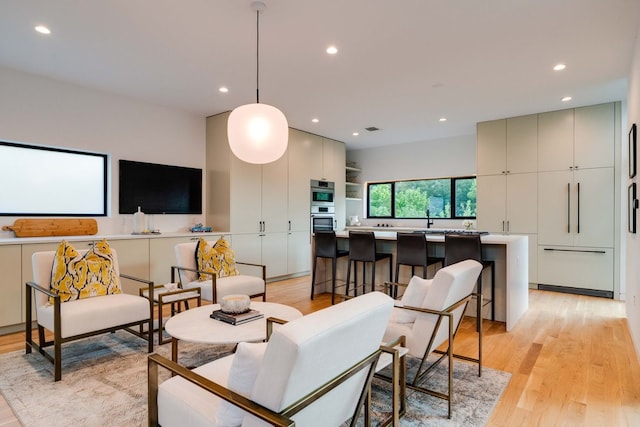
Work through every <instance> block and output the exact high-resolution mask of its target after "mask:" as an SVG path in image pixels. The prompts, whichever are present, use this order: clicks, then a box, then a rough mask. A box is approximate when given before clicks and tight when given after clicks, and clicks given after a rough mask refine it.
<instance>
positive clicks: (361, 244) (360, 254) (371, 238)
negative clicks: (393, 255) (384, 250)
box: [349, 231, 376, 262]
mask: <svg viewBox="0 0 640 427" xmlns="http://www.w3.org/2000/svg"><path fill="white" fill-rule="evenodd" d="M349 259H350V260H353V261H370V262H375V261H376V238H375V235H374V234H373V231H349Z"/></svg>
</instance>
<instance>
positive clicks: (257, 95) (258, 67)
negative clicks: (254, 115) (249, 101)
mask: <svg viewBox="0 0 640 427" xmlns="http://www.w3.org/2000/svg"><path fill="white" fill-rule="evenodd" d="M258 76H260V11H259V10H256V104H259V103H260V89H259V88H260V82H259V79H258Z"/></svg>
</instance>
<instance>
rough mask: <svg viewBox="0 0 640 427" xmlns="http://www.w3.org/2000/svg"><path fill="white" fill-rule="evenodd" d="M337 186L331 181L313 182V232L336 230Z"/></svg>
mask: <svg viewBox="0 0 640 427" xmlns="http://www.w3.org/2000/svg"><path fill="white" fill-rule="evenodd" d="M334 195H335V186H334V183H333V182H331V181H318V180H314V179H312V180H311V232H312V233H315V232H316V231H323V230H335V226H336V217H335V204H334Z"/></svg>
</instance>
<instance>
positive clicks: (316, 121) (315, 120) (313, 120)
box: [311, 119, 320, 123]
mask: <svg viewBox="0 0 640 427" xmlns="http://www.w3.org/2000/svg"><path fill="white" fill-rule="evenodd" d="M311 121H312V122H313V123H318V122H319V121H320V120H318V119H311Z"/></svg>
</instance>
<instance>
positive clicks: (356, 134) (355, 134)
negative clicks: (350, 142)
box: [351, 132, 360, 136]
mask: <svg viewBox="0 0 640 427" xmlns="http://www.w3.org/2000/svg"><path fill="white" fill-rule="evenodd" d="M351 135H353V136H358V135H360V134H359V133H358V132H354V133H352V134H351Z"/></svg>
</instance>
